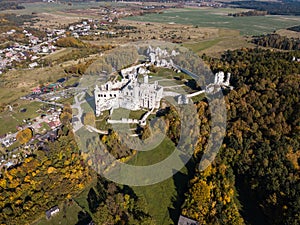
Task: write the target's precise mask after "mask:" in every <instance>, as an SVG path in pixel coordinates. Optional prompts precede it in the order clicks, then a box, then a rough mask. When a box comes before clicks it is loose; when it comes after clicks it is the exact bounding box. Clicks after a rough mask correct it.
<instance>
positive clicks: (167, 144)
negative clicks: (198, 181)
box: [128, 139, 187, 225]
mask: <svg viewBox="0 0 300 225" xmlns="http://www.w3.org/2000/svg"><path fill="white" fill-rule="evenodd" d="M173 149H174V144H173V143H172V142H171V141H170V140H166V139H165V140H164V141H163V142H162V143H161V145H160V146H158V147H157V148H155V149H153V150H151V151H146V152H139V153H138V154H137V155H136V156H135V157H134V158H133V159H131V160H130V161H129V162H128V164H132V165H139V166H142V165H144V166H145V165H151V164H154V163H157V162H159V161H162V160H163V159H165V158H167V157H168V156H169V155H170V154H171V153H172V151H173ZM181 172H182V176H175V177H174V178H169V179H167V180H165V181H163V182H161V183H157V184H154V185H150V186H144V187H132V189H133V190H134V192H135V193H136V195H137V196H138V197H140V198H143V199H145V202H146V203H147V209H148V211H149V213H150V215H152V216H153V218H154V219H155V221H156V224H157V225H169V224H173V220H172V219H174V220H175V222H176V219H178V217H179V214H178V213H179V212H178V210H174V203H173V199H176V198H177V190H182V188H183V186H185V184H186V183H187V179H186V176H185V175H186V174H187V169H186V168H183V169H182V171H181ZM175 183H176V184H177V186H176V185H175ZM178 184H180V185H181V187H178Z"/></svg>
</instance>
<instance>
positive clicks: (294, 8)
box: [228, 0, 300, 16]
mask: <svg viewBox="0 0 300 225" xmlns="http://www.w3.org/2000/svg"><path fill="white" fill-rule="evenodd" d="M228 4H229V5H233V6H235V7H238V8H246V9H255V10H259V11H267V12H268V14H271V15H296V16H299V15H300V2H299V1H296V0H284V1H282V2H262V1H233V2H230V3H228Z"/></svg>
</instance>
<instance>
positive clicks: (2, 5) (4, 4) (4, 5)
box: [0, 0, 25, 11]
mask: <svg viewBox="0 0 300 225" xmlns="http://www.w3.org/2000/svg"><path fill="white" fill-rule="evenodd" d="M7 9H25V7H24V6H21V5H19V4H18V3H17V2H14V1H7V0H4V1H3V0H1V1H0V11H1V10H7Z"/></svg>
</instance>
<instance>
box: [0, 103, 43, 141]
mask: <svg viewBox="0 0 300 225" xmlns="http://www.w3.org/2000/svg"><path fill="white" fill-rule="evenodd" d="M19 102H20V105H18V106H16V107H13V111H12V112H9V111H5V112H2V113H0V124H1V127H0V135H3V134H5V133H8V132H16V131H17V129H16V126H18V125H22V124H24V122H23V120H24V119H28V118H30V119H33V118H35V117H37V116H38V115H39V113H37V112H36V111H37V110H38V109H40V108H41V107H42V106H44V103H40V102H29V101H19ZM22 108H26V109H27V111H26V112H20V110H21V109H22Z"/></svg>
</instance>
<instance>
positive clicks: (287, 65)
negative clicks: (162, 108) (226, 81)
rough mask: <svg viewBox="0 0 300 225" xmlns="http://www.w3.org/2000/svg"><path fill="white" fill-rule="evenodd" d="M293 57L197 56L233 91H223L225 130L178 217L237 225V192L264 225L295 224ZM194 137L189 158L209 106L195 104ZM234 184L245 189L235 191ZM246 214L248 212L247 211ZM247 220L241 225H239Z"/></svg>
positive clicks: (248, 52)
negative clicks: (197, 126) (222, 75)
mask: <svg viewBox="0 0 300 225" xmlns="http://www.w3.org/2000/svg"><path fill="white" fill-rule="evenodd" d="M293 56H296V57H299V56H300V52H299V51H296V52H273V51H271V50H262V49H242V50H235V51H226V52H225V53H224V54H223V55H222V57H220V58H211V57H207V56H204V57H203V58H205V60H206V61H207V62H208V63H209V64H210V67H211V69H212V70H213V71H214V72H217V71H219V70H223V71H225V72H230V73H231V74H232V79H231V84H232V85H233V86H234V87H235V89H234V90H232V91H230V92H229V93H228V92H226V91H225V92H224V94H225V95H226V96H225V101H226V103H227V104H226V105H227V110H228V111H227V131H226V136H225V138H224V141H223V145H222V147H221V149H220V151H219V154H218V155H217V157H216V159H215V161H214V162H213V163H212V164H211V165H210V166H209V167H208V168H207V169H206V170H204V171H198V170H197V169H196V171H195V175H194V178H192V179H191V181H190V184H189V191H188V192H187V194H186V199H185V202H184V204H183V206H182V214H183V215H186V216H188V217H190V218H192V219H195V220H197V221H199V222H200V224H245V218H244V216H242V215H245V214H248V215H249V214H250V215H251V213H252V212H250V211H246V210H243V208H244V209H245V208H247V207H243V204H244V205H245V206H246V204H247V202H241V201H239V200H240V199H241V198H240V197H239V196H238V195H247V196H249V197H250V198H252V199H253V200H254V201H255V202H256V204H257V206H258V208H259V210H260V211H261V212H262V213H263V215H264V217H265V219H266V220H267V221H268V223H269V224H295V225H296V224H299V223H300V214H299V211H300V195H299V193H300V179H299V144H300V138H299V137H300V135H299V131H300V129H299V123H300V117H299V115H300V113H299V109H300V103H299V84H300V78H299V74H300V64H299V63H297V62H294V61H292V58H293ZM197 107H198V109H199V117H200V119H201V125H200V131H201V137H200V139H199V144H198V146H197V148H196V149H195V155H194V160H195V161H196V162H199V161H200V159H201V157H202V155H203V151H204V149H205V148H206V145H207V138H208V134H207V133H208V132H209V131H210V127H209V122H208V121H209V118H210V116H209V110H208V109H209V105H208V103H206V102H200V103H198V106H197ZM237 183H243V185H245V186H246V187H247V193H243V192H240V191H237V190H239V188H238V187H239V186H238V185H237ZM252 215H253V217H255V216H256V215H254V214H252ZM247 222H249V221H247Z"/></svg>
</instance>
